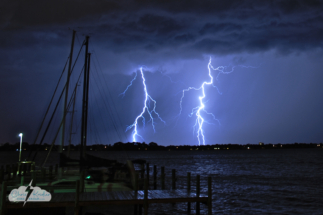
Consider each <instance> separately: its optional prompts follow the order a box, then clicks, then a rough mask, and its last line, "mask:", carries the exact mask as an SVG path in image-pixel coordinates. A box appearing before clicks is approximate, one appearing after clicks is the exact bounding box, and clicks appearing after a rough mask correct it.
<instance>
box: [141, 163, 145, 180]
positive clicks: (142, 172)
mask: <svg viewBox="0 0 323 215" xmlns="http://www.w3.org/2000/svg"><path fill="white" fill-rule="evenodd" d="M140 169H141V176H140V178H144V177H145V165H144V164H143V163H142V164H141V165H140Z"/></svg>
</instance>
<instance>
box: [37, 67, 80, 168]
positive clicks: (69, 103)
mask: <svg viewBox="0 0 323 215" xmlns="http://www.w3.org/2000/svg"><path fill="white" fill-rule="evenodd" d="M83 71H84V66H83V69H82V71H81V72H80V75H79V78H78V81H79V80H80V78H81V75H82V73H83ZM78 81H77V82H78ZM77 85H78V83H76V85H75V88H74V91H73V94H76V88H77ZM72 103H73V102H72V98H71V99H70V100H69V102H68V105H67V107H66V111H65V112H64V113H65V114H64V116H63V119H62V120H61V124H60V126H59V127H58V129H57V133H56V135H55V138H54V140H53V142H52V144H51V146H50V149H49V151H48V153H47V156H46V158H45V160H44V161H43V163H42V165H41V166H44V164H45V163H46V162H47V159H48V157H49V154H50V153H51V151H52V149H53V146H54V143H55V141H56V138H57V136H58V133H59V131H60V129H61V127H62V125H63V122H64V120H65V117H66V114H67V111H68V110H69V109H70V107H71V105H72ZM37 152H38V150H37ZM37 152H36V154H35V156H34V158H33V161H34V159H35V157H36V155H37Z"/></svg>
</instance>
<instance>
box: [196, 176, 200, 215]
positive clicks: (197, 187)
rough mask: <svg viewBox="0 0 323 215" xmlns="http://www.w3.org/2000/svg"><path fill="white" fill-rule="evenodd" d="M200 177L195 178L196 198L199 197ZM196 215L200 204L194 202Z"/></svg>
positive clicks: (198, 212) (198, 213) (198, 214)
mask: <svg viewBox="0 0 323 215" xmlns="http://www.w3.org/2000/svg"><path fill="white" fill-rule="evenodd" d="M200 191H201V190H200V175H197V176H196V197H197V198H199V197H200ZM196 214H197V215H200V202H196Z"/></svg>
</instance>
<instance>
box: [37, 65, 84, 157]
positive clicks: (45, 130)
mask: <svg viewBox="0 0 323 215" xmlns="http://www.w3.org/2000/svg"><path fill="white" fill-rule="evenodd" d="M83 69H84V67H83ZM83 69H82V71H83ZM82 71H81V72H80V74H82ZM80 77H81V76H79V79H80ZM65 88H66V84H65V86H64V88H63V90H62V93H61V95H60V97H59V99H58V102H57V103H56V106H55V109H54V111H53V114H52V116H51V118H50V120H49V123H48V125H47V127H46V130H45V133H44V135H43V137H42V139H41V141H40V144H39V146H41V145H42V143H43V141H44V138H45V136H46V134H47V131H48V128H49V126H50V124H51V122H52V120H53V118H54V115H55V112H56V110H57V107H58V104H59V102H60V100H61V98H62V96H63V94H64V90H65ZM39 148H40V147H38V148H37V151H36V153H35V155H34V157H33V159H32V161H34V160H35V158H36V155H37V153H38V151H39Z"/></svg>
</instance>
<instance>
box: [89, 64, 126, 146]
mask: <svg viewBox="0 0 323 215" xmlns="http://www.w3.org/2000/svg"><path fill="white" fill-rule="evenodd" d="M94 67H95V64H94ZM94 73H95V74H97V70H96V67H95V69H94ZM98 78H99V77H98ZM94 81H95V84H96V86H97V88H98V90H99V92H100V95H101V96H102V97H103V95H102V91H101V88H103V87H102V84H101V83H99V84H101V88H100V87H99V84H98V82H97V80H96V77H95V76H94ZM103 101H104V102H103V103H104V105H105V107H106V109H107V110H108V112H109V114H108V116H109V118H110V119H111V121H112V123H113V126H114V128H115V130H116V132H117V133H118V130H117V128H116V126H115V123H114V121H113V117H112V113H111V110H110V109H109V108H108V107H107V103H108V102H106V101H105V100H103ZM108 104H109V103H108ZM117 135H118V137H119V139H120V140H121V136H120V135H119V134H117Z"/></svg>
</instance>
